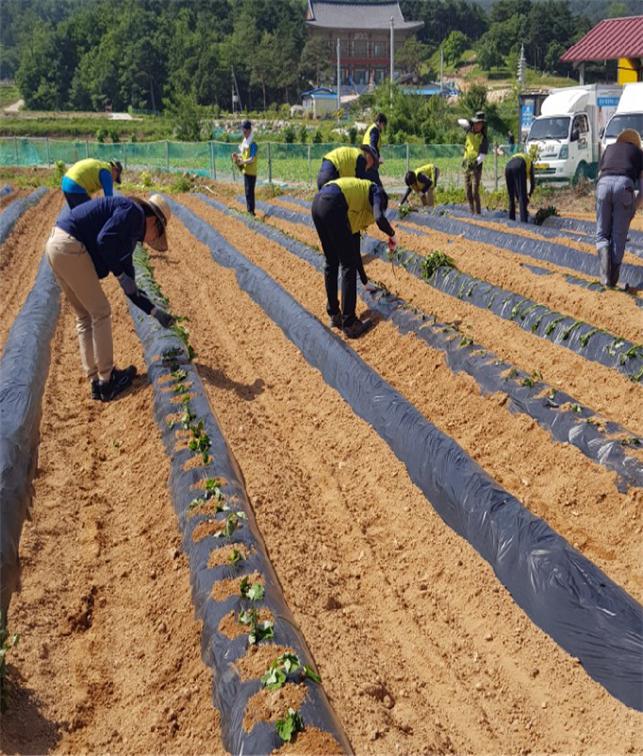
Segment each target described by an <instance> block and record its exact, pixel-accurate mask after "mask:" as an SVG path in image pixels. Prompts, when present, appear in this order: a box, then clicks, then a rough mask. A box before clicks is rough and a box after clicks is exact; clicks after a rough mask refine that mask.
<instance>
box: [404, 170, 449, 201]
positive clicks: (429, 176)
mask: <svg viewBox="0 0 643 756" xmlns="http://www.w3.org/2000/svg"><path fill="white" fill-rule="evenodd" d="M439 177H440V169H439V168H437V167H436V166H435V165H433V164H432V163H427V164H426V165H423V166H421V167H420V168H416V169H415V171H409V172H408V173H407V174H406V176H405V177H404V183H405V184H406V186H407V187H408V188H407V190H406V192H404V196H403V197H402V199H401V200H400V206H402V205H403V204H404V203H405V202H406V200H407V199H408V200H409V207H412V204H411V200H410V199H409V195H410V194H411V192H417V193H418V194H419V195H420V201H421V202H422V205H423V206H424V207H433V206H434V205H435V199H434V196H433V190H434V189H435V186H436V184H437V183H438V178H439Z"/></svg>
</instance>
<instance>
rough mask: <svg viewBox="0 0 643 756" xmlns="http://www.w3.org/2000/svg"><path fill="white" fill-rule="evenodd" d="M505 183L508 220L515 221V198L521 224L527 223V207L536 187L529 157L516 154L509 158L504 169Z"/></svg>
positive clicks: (521, 153)
mask: <svg viewBox="0 0 643 756" xmlns="http://www.w3.org/2000/svg"><path fill="white" fill-rule="evenodd" d="M527 175H529V195H527ZM505 181H506V182H507V193H508V194H509V220H516V198H518V204H519V205H520V220H521V222H522V223H528V222H529V213H528V211H527V205H528V204H529V197H531V195H532V194H533V193H534V188H535V187H536V177H535V176H534V164H533V161H532V160H531V158H530V157H529V155H526V154H525V153H524V152H517V153H516V154H515V155H514V156H513V157H512V158H511V160H510V161H509V162H508V163H507V165H506V167H505Z"/></svg>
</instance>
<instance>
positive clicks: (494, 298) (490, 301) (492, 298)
mask: <svg viewBox="0 0 643 756" xmlns="http://www.w3.org/2000/svg"><path fill="white" fill-rule="evenodd" d="M497 296H498V292H497V291H494V293H493V294H492V295H491V299H490V300H489V304H488V305H487V310H490V309H491V307H492V305H493V303H494V302H495V301H496V297H497Z"/></svg>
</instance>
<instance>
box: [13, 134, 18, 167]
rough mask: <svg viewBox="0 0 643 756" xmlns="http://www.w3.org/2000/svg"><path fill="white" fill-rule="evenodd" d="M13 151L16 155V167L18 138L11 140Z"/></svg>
mask: <svg viewBox="0 0 643 756" xmlns="http://www.w3.org/2000/svg"><path fill="white" fill-rule="evenodd" d="M13 151H14V152H15V154H16V165H18V137H14V138H13Z"/></svg>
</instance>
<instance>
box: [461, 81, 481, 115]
mask: <svg viewBox="0 0 643 756" xmlns="http://www.w3.org/2000/svg"><path fill="white" fill-rule="evenodd" d="M461 103H462V108H463V109H464V112H465V113H467V114H473V113H476V112H477V111H478V110H485V108H486V106H487V88H486V87H484V86H483V85H482V84H472V85H471V86H470V87H469V89H467V91H466V92H465V93H464V96H463V97H462V98H461Z"/></svg>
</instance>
